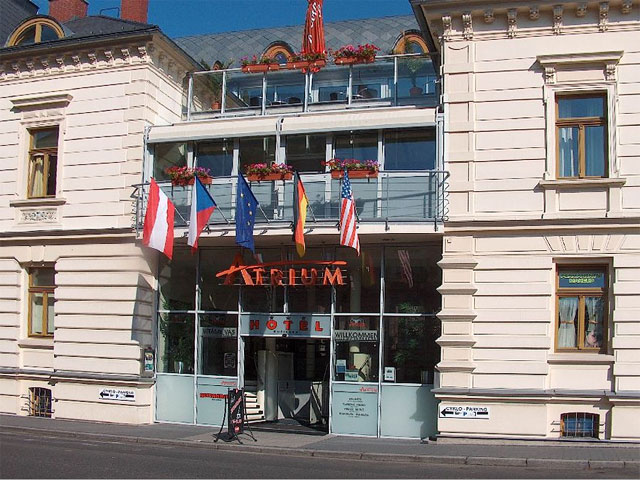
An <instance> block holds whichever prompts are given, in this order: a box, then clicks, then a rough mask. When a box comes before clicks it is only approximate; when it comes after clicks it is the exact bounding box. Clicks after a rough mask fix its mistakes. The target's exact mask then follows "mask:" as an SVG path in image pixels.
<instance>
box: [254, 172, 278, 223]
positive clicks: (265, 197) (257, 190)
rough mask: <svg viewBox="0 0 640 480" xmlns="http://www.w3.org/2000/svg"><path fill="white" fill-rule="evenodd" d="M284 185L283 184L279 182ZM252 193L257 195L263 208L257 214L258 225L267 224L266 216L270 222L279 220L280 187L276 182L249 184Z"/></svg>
mask: <svg viewBox="0 0 640 480" xmlns="http://www.w3.org/2000/svg"><path fill="white" fill-rule="evenodd" d="M277 183H282V182H277ZM249 185H250V187H251V191H252V192H253V194H254V195H255V197H256V199H257V200H258V203H259V204H260V206H261V207H262V210H263V211H264V214H263V213H262V211H260V209H258V211H257V212H256V223H264V222H266V219H265V215H266V217H267V218H268V219H269V220H272V219H275V218H278V191H277V189H278V188H279V185H277V184H276V182H271V181H267V182H249Z"/></svg>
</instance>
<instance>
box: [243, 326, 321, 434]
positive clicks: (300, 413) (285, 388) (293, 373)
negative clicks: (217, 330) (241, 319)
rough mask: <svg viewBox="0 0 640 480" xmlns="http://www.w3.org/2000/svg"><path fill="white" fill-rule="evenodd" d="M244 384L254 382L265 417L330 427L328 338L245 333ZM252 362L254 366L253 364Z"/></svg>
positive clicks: (249, 386) (270, 419)
mask: <svg viewBox="0 0 640 480" xmlns="http://www.w3.org/2000/svg"><path fill="white" fill-rule="evenodd" d="M243 338H244V341H245V342H246V346H245V353H246V356H245V378H246V380H245V385H246V388H247V389H249V388H251V386H252V385H255V388H256V398H258V399H259V401H262V402H263V403H262V405H261V406H262V407H263V411H264V412H265V420H267V421H281V422H282V421H284V422H285V423H286V421H289V422H294V423H297V424H300V425H306V426H314V427H316V428H317V427H321V428H324V429H326V428H327V427H328V418H329V340H328V339H318V338H303V339H293V338H264V337H243ZM252 366H253V367H252Z"/></svg>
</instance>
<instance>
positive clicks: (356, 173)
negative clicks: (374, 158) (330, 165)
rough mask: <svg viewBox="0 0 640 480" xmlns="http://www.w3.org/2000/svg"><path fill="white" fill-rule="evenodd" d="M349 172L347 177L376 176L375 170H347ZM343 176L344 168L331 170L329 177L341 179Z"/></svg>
mask: <svg viewBox="0 0 640 480" xmlns="http://www.w3.org/2000/svg"><path fill="white" fill-rule="evenodd" d="M347 171H348V172H349V179H350V180H351V179H355V178H378V171H377V170H347ZM342 177H344V170H331V178H333V179H337V180H339V179H341V178H342Z"/></svg>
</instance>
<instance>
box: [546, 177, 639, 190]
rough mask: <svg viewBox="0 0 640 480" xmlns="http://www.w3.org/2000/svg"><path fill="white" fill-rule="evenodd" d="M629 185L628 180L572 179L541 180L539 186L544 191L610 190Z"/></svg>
mask: <svg viewBox="0 0 640 480" xmlns="http://www.w3.org/2000/svg"><path fill="white" fill-rule="evenodd" d="M625 183H627V179H626V178H572V179H561V180H540V182H539V183H538V186H539V187H540V188H542V189H545V190H546V189H555V190H561V189H571V188H602V187H606V188H610V187H621V186H623V185H624V184H625Z"/></svg>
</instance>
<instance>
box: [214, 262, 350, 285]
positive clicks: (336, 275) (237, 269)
mask: <svg viewBox="0 0 640 480" xmlns="http://www.w3.org/2000/svg"><path fill="white" fill-rule="evenodd" d="M303 265H304V266H303ZM346 265H347V262H345V261H342V260H327V261H322V260H286V261H280V262H266V263H258V264H255V265H244V264H243V263H242V257H240V256H239V255H236V257H235V258H234V259H233V264H232V265H231V266H230V267H229V268H228V269H227V270H224V271H222V272H219V273H217V274H216V277H218V278H220V277H225V279H224V284H225V285H248V286H252V287H254V286H267V285H273V286H285V285H287V286H290V287H294V286H306V287H308V286H312V285H316V286H318V285H344V284H345V278H346V273H347V272H346V270H344V267H345V266H346ZM238 274H240V278H241V280H239V281H236V277H237V276H238Z"/></svg>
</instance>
